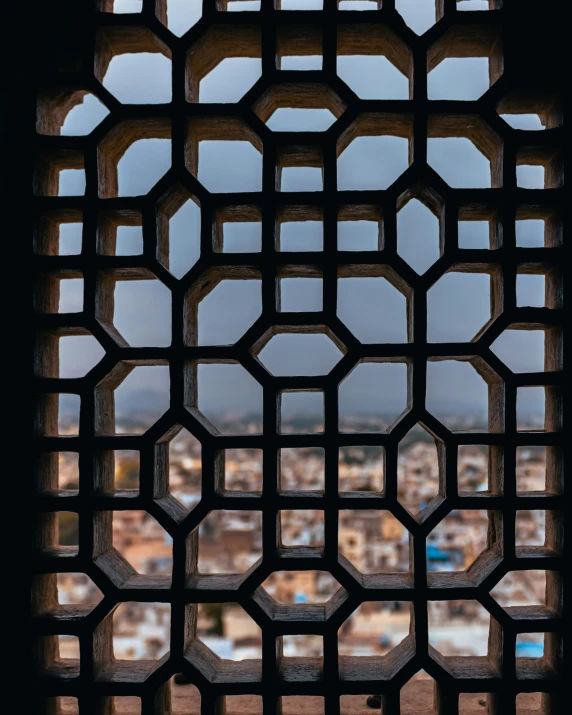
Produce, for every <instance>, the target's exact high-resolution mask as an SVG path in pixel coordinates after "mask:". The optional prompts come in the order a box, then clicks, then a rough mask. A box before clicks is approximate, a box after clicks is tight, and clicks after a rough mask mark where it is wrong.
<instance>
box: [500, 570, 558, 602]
mask: <svg viewBox="0 0 572 715" xmlns="http://www.w3.org/2000/svg"><path fill="white" fill-rule="evenodd" d="M491 596H492V597H493V598H494V599H495V600H496V601H497V602H498V603H499V605H501V606H502V607H503V608H512V607H514V606H545V605H546V571H541V570H539V569H534V570H531V571H528V570H527V571H509V572H508V573H506V574H505V575H504V576H503V577H502V578H501V580H500V581H499V582H498V583H497V585H496V586H495V587H494V588H493V589H492V590H491Z"/></svg>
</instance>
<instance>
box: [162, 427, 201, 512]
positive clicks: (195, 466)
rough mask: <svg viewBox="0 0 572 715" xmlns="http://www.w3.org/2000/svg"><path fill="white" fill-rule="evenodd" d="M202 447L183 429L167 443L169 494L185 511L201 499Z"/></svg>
mask: <svg viewBox="0 0 572 715" xmlns="http://www.w3.org/2000/svg"><path fill="white" fill-rule="evenodd" d="M201 478H202V446H201V443H200V442H199V440H198V439H197V438H196V437H195V436H194V435H192V434H191V433H190V432H189V431H188V430H186V429H185V428H184V427H183V428H182V429H181V430H180V431H179V432H178V433H177V434H176V435H175V436H174V437H173V438H172V439H171V441H170V442H169V493H170V494H172V496H174V497H175V499H176V500H177V501H178V502H180V503H181V504H182V505H183V506H184V507H185V508H186V509H187V510H191V509H192V508H193V507H194V506H196V505H197V504H198V502H199V501H200V498H201Z"/></svg>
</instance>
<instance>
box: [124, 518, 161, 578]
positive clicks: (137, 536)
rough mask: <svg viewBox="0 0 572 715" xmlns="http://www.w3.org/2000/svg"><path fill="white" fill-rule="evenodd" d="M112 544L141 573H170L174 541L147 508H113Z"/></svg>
mask: <svg viewBox="0 0 572 715" xmlns="http://www.w3.org/2000/svg"><path fill="white" fill-rule="evenodd" d="M112 518H113V547H114V548H115V549H116V550H117V551H118V552H119V553H120V554H121V556H123V558H124V559H125V560H126V561H127V562H128V563H129V564H130V565H131V566H132V567H133V568H134V569H135V571H136V572H137V573H138V574H141V575H162V576H168V577H170V576H171V572H172V569H173V540H172V538H171V536H170V535H169V534H168V533H167V532H166V531H165V529H163V527H162V526H161V525H160V524H159V522H158V521H157V520H156V519H155V518H154V517H153V516H151V514H149V513H148V512H146V511H141V510H135V509H134V510H129V511H114V512H112Z"/></svg>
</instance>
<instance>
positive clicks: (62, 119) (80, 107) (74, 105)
mask: <svg viewBox="0 0 572 715" xmlns="http://www.w3.org/2000/svg"><path fill="white" fill-rule="evenodd" d="M54 103H55V104H56V109H55V110H54V109H53V105H54ZM37 106H38V109H37V116H36V128H37V131H38V133H39V134H52V135H53V134H55V135H61V136H68V137H73V136H78V137H79V136H86V135H87V134H91V132H92V131H93V130H94V129H95V127H97V126H98V124H100V123H101V122H102V121H103V120H104V119H105V117H106V116H107V115H108V114H109V110H108V109H107V107H106V106H105V105H104V104H103V103H102V102H101V101H100V100H99V99H98V98H97V97H96V96H95V95H94V94H92V93H91V92H87V91H86V90H79V91H67V92H66V91H64V92H60V91H54V92H49V91H48V92H42V93H40V95H39V96H38V105H37Z"/></svg>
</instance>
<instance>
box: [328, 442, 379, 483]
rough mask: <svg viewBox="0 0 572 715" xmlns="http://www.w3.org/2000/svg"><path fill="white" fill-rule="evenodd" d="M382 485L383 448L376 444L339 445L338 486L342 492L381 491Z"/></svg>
mask: <svg viewBox="0 0 572 715" xmlns="http://www.w3.org/2000/svg"><path fill="white" fill-rule="evenodd" d="M383 486H384V449H383V447H378V446H376V445H352V446H351V447H349V446H348V447H340V449H339V454H338V488H339V491H340V492H341V493H344V492H381V491H383Z"/></svg>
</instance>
